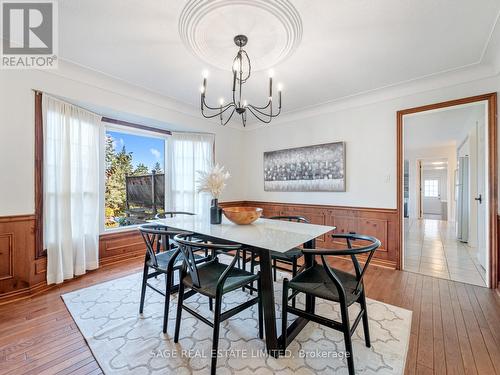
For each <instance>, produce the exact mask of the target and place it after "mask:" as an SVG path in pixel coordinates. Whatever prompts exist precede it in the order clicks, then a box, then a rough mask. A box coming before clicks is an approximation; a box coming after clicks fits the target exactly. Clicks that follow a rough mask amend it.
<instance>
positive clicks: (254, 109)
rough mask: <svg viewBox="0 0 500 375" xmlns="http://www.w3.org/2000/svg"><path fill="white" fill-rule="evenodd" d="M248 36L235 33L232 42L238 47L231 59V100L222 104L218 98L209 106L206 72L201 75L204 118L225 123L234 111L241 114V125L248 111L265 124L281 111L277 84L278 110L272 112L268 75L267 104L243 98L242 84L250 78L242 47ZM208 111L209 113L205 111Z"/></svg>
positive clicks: (271, 91) (249, 70)
mask: <svg viewBox="0 0 500 375" xmlns="http://www.w3.org/2000/svg"><path fill="white" fill-rule="evenodd" d="M247 42H248V38H247V37H246V36H245V35H236V36H235V37H234V43H235V44H236V45H237V46H238V47H239V50H238V53H237V54H236V57H235V58H234V60H233V67H232V73H233V92H232V101H231V102H230V103H227V104H224V99H223V98H221V99H220V100H219V106H218V107H211V106H209V105H208V104H207V103H206V100H205V98H206V94H207V74H206V73H205V74H204V77H203V86H202V87H201V113H202V115H203V117H205V118H214V117H219V119H220V123H221V125H226V124H227V123H228V122H229V121H230V120H231V118H232V117H233V115H234V113H235V112H236V113H237V114H238V115H240V116H241V121H242V123H243V126H246V123H247V114H248V112H250V113H251V114H252V115H253V116H254V117H255V118H257V119H258V120H259V121H262V122H264V123H266V124H268V123H270V122H271V120H272V119H273V118H274V117H277V116H278V115H279V114H280V113H281V89H282V88H281V86H280V85H278V111H277V112H276V113H274V112H273V77H272V73H271V74H270V75H269V96H268V99H267V104H266V105H264V106H261V107H258V106H255V105H252V104H249V103H248V102H247V100H246V99H243V92H242V89H243V84H244V83H246V82H247V80H248V79H249V78H250V74H251V71H252V66H251V63H250V58H249V57H248V55H247V53H246V52H245V50H244V49H243V47H244V46H245V45H246V44H247ZM206 112H209V113H206Z"/></svg>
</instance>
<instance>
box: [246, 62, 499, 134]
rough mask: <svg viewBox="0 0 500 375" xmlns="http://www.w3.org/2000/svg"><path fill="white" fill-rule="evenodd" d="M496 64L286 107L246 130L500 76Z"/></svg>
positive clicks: (475, 66)
mask: <svg viewBox="0 0 500 375" xmlns="http://www.w3.org/2000/svg"><path fill="white" fill-rule="evenodd" d="M499 73H500V72H499V71H498V70H497V69H496V66H495V65H494V64H488V65H486V64H473V65H471V66H468V67H466V68H460V69H457V70H453V71H448V72H445V73H440V74H435V75H432V76H428V77H424V78H418V79H415V80H411V81H407V82H404V83H398V84H394V85H390V86H386V87H381V88H377V89H374V90H370V91H365V92H360V93H357V94H354V95H350V96H346V97H341V98H338V99H335V100H331V101H327V102H324V103H319V104H316V105H313V106H309V107H306V108H301V109H298V110H295V111H291V112H287V111H286V108H285V111H283V112H282V113H281V115H280V117H279V118H277V119H274V120H273V122H272V124H271V125H261V124H259V123H256V122H251V123H249V124H247V127H246V129H245V130H246V131H253V130H258V129H262V128H263V127H267V126H280V125H286V124H287V123H290V122H292V121H297V120H303V119H307V118H310V117H314V116H320V115H324V114H329V113H334V112H338V111H343V110H347V109H352V108H358V107H363V106H366V105H371V104H376V103H381V102H386V101H391V100H397V99H399V98H404V97H408V96H411V95H417V94H422V93H425V92H432V91H435V90H439V89H446V88H450V87H454V86H458V85H462V84H466V83H471V82H475V81H481V80H485V79H490V78H491V79H493V78H496V77H497V76H498V75H499Z"/></svg>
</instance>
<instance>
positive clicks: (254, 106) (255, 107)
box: [248, 100, 273, 110]
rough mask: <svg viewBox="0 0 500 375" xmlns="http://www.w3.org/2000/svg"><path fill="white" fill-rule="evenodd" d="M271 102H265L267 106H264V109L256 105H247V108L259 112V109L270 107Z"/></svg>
mask: <svg viewBox="0 0 500 375" xmlns="http://www.w3.org/2000/svg"><path fill="white" fill-rule="evenodd" d="M272 103H273V101H272V100H269V101H268V102H267V104H266V105H265V106H264V107H259V106H257V105H253V104H248V107H252V108H253V109H255V110H259V109H268V108H269V106H270V105H272Z"/></svg>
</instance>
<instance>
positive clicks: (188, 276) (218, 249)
mask: <svg viewBox="0 0 500 375" xmlns="http://www.w3.org/2000/svg"><path fill="white" fill-rule="evenodd" d="M174 241H175V242H177V244H178V246H179V249H180V251H181V252H182V254H183V255H184V263H183V267H182V268H181V274H180V283H179V302H178V305H177V318H176V322H175V335H174V342H178V341H179V331H180V328H181V318H182V310H183V309H184V310H186V311H187V312H189V313H190V314H191V315H193V316H195V317H196V318H198V319H199V320H201V321H202V322H203V323H205V324H207V325H209V326H210V327H212V328H213V341H212V365H211V374H215V372H216V369H217V356H218V353H217V350H218V347H219V330H220V324H221V322H223V321H225V320H227V319H229V318H231V317H232V316H234V315H236V314H238V313H240V312H241V311H243V310H245V309H247V308H249V307H251V306H253V305H255V304H258V316H259V338H261V339H262V338H263V311H262V303H261V287H260V284H261V283H260V274H259V273H257V274H253V273H250V272H248V271H245V270H242V269H240V268H237V267H235V265H236V262H237V260H238V259H239V257H240V250H241V245H238V244H214V243H200V242H193V241H190V240H189V238H188V236H186V235H184V234H181V235H177V236H175V237H174ZM204 248H206V249H209V250H210V251H211V253H212V257H211V260H209V261H207V262H205V263H201V264H198V263H197V262H196V258H195V254H194V251H196V250H199V249H204ZM229 251H234V252H235V253H236V254H235V256H234V257H233V259H232V261H231V263H230V264H229V265H228V264H222V263H219V259H218V255H219V254H220V253H224V254H227V252H229ZM254 281H257V294H258V296H257V297H256V298H252V299H250V300H248V301H246V302H244V303H242V304H241V305H239V306H237V307H234V308H232V309H230V310H227V311H224V312H222V297H223V295H224V294H226V293H229V292H232V291H235V290H237V289H240V288H242V287H243V286H245V285H250V284H251V283H253V282H254ZM186 288H188V289H190V290H189V291H188V292H185V289H186ZM197 293H200V294H202V295H204V296H207V297H209V298H213V299H215V305H214V319H213V322H211V321H210V320H208V319H207V318H205V317H204V316H202V315H200V314H199V313H197V312H196V311H194V310H193V309H191V308H189V307H187V306H185V305H184V300H185V299H187V298H189V297H191V296H193V295H195V294H197Z"/></svg>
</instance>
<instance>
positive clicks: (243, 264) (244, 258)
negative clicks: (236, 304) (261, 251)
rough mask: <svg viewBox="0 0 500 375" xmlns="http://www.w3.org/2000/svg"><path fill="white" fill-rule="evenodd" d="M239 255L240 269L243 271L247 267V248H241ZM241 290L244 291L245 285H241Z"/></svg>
mask: <svg viewBox="0 0 500 375" xmlns="http://www.w3.org/2000/svg"><path fill="white" fill-rule="evenodd" d="M241 256H242V260H241V269H242V270H243V271H246V269H247V250H246V249H243V251H242V255H241ZM241 290H242V291H243V292H244V291H245V287H244V286H243V287H242V288H241Z"/></svg>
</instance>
